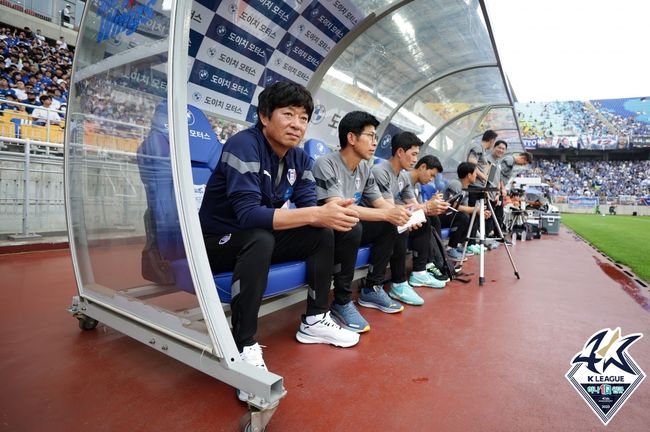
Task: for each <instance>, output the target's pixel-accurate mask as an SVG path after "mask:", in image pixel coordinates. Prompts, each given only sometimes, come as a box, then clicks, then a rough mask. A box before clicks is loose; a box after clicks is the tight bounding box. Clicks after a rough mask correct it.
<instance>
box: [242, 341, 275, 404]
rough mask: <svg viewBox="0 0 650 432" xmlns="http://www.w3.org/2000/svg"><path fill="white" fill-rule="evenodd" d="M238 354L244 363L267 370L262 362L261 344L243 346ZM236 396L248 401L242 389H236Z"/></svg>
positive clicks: (246, 394)
mask: <svg viewBox="0 0 650 432" xmlns="http://www.w3.org/2000/svg"><path fill="white" fill-rule="evenodd" d="M239 355H240V356H241V359H242V360H243V361H245V362H246V363H248V364H252V365H253V366H256V367H258V368H260V369H264V370H265V371H267V370H268V369H267V367H266V363H264V357H262V346H261V345H260V344H258V343H255V345H251V346H246V347H244V350H243V351H242V352H241V353H240V354H239ZM237 397H238V398H239V400H240V401H242V402H246V401H248V393H247V392H245V391H243V390H239V389H238V390H237Z"/></svg>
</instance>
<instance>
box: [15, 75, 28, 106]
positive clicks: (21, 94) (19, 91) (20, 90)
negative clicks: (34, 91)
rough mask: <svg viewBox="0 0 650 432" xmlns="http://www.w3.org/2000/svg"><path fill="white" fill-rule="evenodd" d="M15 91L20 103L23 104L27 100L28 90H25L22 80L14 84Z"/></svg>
mask: <svg viewBox="0 0 650 432" xmlns="http://www.w3.org/2000/svg"><path fill="white" fill-rule="evenodd" d="M13 91H14V93H15V94H16V98H17V99H18V100H19V101H21V102H22V101H25V100H27V90H26V89H25V83H24V82H23V81H22V80H21V81H18V82H17V83H16V84H14V87H13Z"/></svg>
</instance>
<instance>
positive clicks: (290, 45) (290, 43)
mask: <svg viewBox="0 0 650 432" xmlns="http://www.w3.org/2000/svg"><path fill="white" fill-rule="evenodd" d="M285 46H286V47H287V49H291V47H292V46H293V42H292V41H291V40H288V41H287V43H286V45H285Z"/></svg>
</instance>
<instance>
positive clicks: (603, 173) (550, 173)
mask: <svg viewBox="0 0 650 432" xmlns="http://www.w3.org/2000/svg"><path fill="white" fill-rule="evenodd" d="M535 165H536V166H535V168H532V169H529V170H526V171H522V172H521V173H520V174H519V176H531V175H532V176H539V177H541V178H542V179H543V180H544V181H545V182H546V183H547V184H549V186H550V187H551V190H552V192H553V193H554V194H555V195H578V196H599V197H601V198H604V199H607V200H612V199H615V198H617V197H619V196H621V195H633V196H637V197H640V196H646V195H650V180H648V179H650V161H647V160H645V161H606V162H605V161H578V162H574V163H565V162H560V161H556V160H538V161H537V162H536V164H535Z"/></svg>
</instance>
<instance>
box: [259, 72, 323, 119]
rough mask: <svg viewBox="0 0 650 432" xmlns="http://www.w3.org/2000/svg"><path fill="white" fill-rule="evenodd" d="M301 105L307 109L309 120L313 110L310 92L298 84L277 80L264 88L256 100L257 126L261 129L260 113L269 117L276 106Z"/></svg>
mask: <svg viewBox="0 0 650 432" xmlns="http://www.w3.org/2000/svg"><path fill="white" fill-rule="evenodd" d="M290 106H291V107H302V108H304V109H305V111H307V116H308V117H309V120H311V115H312V113H313V112H314V100H313V99H312V97H311V93H309V90H307V89H306V88H305V87H303V86H301V85H300V84H296V83H292V82H285V81H278V82H276V83H274V84H271V85H270V86H268V87H267V88H265V89H264V90H263V91H262V93H260V96H259V98H258V100H257V124H256V125H255V127H257V128H258V129H259V130H262V127H263V125H262V119H261V118H260V117H261V116H260V114H264V115H265V116H266V117H268V118H271V114H273V111H274V110H276V109H277V108H284V107H290Z"/></svg>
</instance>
